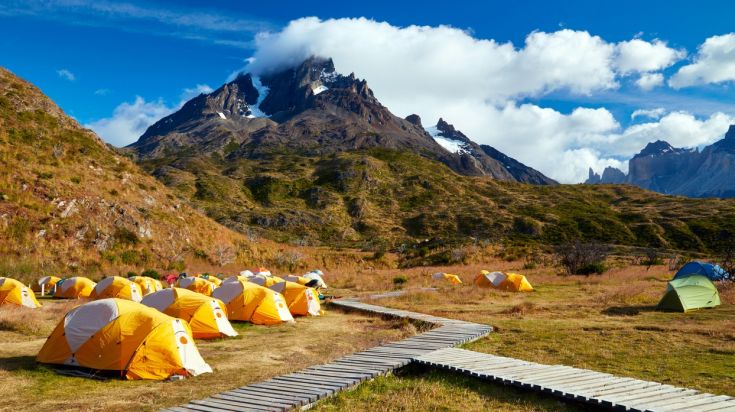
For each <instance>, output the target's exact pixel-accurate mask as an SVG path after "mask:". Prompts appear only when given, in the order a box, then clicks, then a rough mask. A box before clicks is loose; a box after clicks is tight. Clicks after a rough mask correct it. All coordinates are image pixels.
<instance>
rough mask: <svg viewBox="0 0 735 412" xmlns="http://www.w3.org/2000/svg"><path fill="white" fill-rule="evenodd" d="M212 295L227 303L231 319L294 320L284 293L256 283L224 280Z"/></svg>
mask: <svg viewBox="0 0 735 412" xmlns="http://www.w3.org/2000/svg"><path fill="white" fill-rule="evenodd" d="M212 297H214V298H217V299H219V300H221V301H222V302H224V303H225V305H226V306H227V316H228V318H229V319H230V320H244V321H250V322H252V323H254V324H256V325H273V324H277V323H281V322H293V316H291V313H290V312H289V311H288V306H287V305H286V301H285V300H284V298H283V295H281V294H280V293H278V292H274V291H272V290H270V289H268V288H264V287H262V286H258V285H256V284H254V283H250V282H243V281H238V282H223V283H222V286H220V287H218V288H217V289H215V290H214V293H212Z"/></svg>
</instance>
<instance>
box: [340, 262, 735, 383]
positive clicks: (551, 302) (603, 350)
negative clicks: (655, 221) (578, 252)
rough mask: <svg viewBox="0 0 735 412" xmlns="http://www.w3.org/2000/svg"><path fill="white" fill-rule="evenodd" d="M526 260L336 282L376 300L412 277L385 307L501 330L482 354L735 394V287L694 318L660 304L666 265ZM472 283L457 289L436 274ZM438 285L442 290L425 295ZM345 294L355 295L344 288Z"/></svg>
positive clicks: (480, 345) (477, 346)
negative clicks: (514, 277) (495, 283)
mask: <svg viewBox="0 0 735 412" xmlns="http://www.w3.org/2000/svg"><path fill="white" fill-rule="evenodd" d="M522 265H523V263H522V262H505V261H500V260H498V261H495V262H491V263H486V264H483V265H479V264H477V265H469V266H454V267H431V268H414V269H410V270H402V271H397V270H379V271H375V272H374V273H373V274H370V273H367V272H363V273H354V274H349V273H348V274H343V275H341V276H339V277H338V278H337V279H334V280H332V282H331V283H332V285H336V286H339V287H350V288H354V289H356V290H359V291H361V293H367V292H370V291H375V290H384V289H387V288H391V287H392V279H393V277H395V276H397V275H399V274H400V275H402V276H405V277H406V278H407V279H408V281H407V283H406V285H405V286H404V287H405V288H406V290H407V293H406V294H405V295H404V296H400V297H396V298H390V299H381V300H380V304H382V305H387V306H391V307H397V308H401V309H409V310H414V311H418V312H424V313H431V314H434V315H438V316H445V317H449V318H456V319H463V320H468V321H474V322H480V323H486V324H490V325H493V326H495V327H496V332H495V333H492V334H491V335H490V336H489V337H487V338H485V339H482V340H480V341H478V342H475V343H472V344H470V345H468V346H467V347H468V348H469V349H472V350H477V351H482V352H489V353H494V354H500V355H504V356H512V357H516V358H521V359H525V360H530V361H536V362H541V363H551V364H554V363H562V364H567V365H571V366H578V367H583V368H590V369H595V370H600V371H604V372H610V373H615V374H618V375H622V376H632V377H638V378H642V379H648V380H654V381H660V382H664V383H670V384H674V385H680V386H688V387H693V388H696V389H700V390H703V391H708V392H714V393H724V394H729V395H735V375H734V374H733V373H732V371H733V370H735V299H734V298H735V292H733V290H735V287H734V286H733V285H722V286H721V299H722V301H723V304H722V306H720V307H718V308H715V309H710V310H700V311H695V312H691V313H687V314H682V313H665V312H659V311H656V310H655V305H656V304H657V302H658V300H659V299H660V298H661V296H662V295H663V293H664V291H665V289H666V282H667V281H668V280H669V279H671V277H672V273H671V272H669V271H668V268H667V267H665V266H654V267H651V268H646V267H644V266H629V265H625V264H624V260H622V259H620V260H619V261H618V263H616V264H615V265H614V266H615V267H614V268H613V269H611V270H610V271H608V272H606V273H605V274H603V275H600V276H594V275H593V276H590V277H583V276H559V275H558V272H559V269H558V268H554V267H538V268H536V269H533V270H523V269H522ZM481 269H489V270H504V271H516V272H520V273H523V274H525V275H526V276H527V277H528V279H529V280H530V282H531V283H532V284H533V286H534V288H535V289H536V290H535V292H532V293H511V292H501V291H494V290H489V289H479V288H476V287H475V286H474V285H473V284H472V279H473V278H474V275H475V274H476V273H478V272H479V271H480V270H481ZM436 271H446V272H450V273H455V274H458V275H460V276H461V277H462V279H463V280H464V281H465V284H463V285H461V286H451V285H448V284H446V283H444V282H442V281H436V280H432V279H431V278H430V276H429V275H430V274H431V273H433V272H436ZM429 286H432V287H436V288H438V290H437V291H427V290H423V289H421V288H425V287H429ZM337 293H347V291H346V290H339V291H337Z"/></svg>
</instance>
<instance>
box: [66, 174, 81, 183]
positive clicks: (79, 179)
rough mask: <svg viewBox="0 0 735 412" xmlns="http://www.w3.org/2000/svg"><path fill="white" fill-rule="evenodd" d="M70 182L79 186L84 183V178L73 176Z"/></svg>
mask: <svg viewBox="0 0 735 412" xmlns="http://www.w3.org/2000/svg"><path fill="white" fill-rule="evenodd" d="M69 180H71V182H72V183H74V184H77V185H78V184H79V183H82V178H81V177H79V176H72V177H71V178H69Z"/></svg>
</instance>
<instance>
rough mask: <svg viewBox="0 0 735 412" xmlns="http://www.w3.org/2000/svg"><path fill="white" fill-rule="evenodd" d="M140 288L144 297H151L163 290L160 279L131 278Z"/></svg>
mask: <svg viewBox="0 0 735 412" xmlns="http://www.w3.org/2000/svg"><path fill="white" fill-rule="evenodd" d="M128 279H129V280H132V281H133V282H135V283H136V284H137V285H138V286H140V291H141V292H143V296H146V295H150V294H151V293H154V292H158V291H159V290H161V289H163V284H162V283H161V281H160V280H158V279H153V278H150V277H148V276H131V277H129V278H128Z"/></svg>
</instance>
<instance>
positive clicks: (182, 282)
mask: <svg viewBox="0 0 735 412" xmlns="http://www.w3.org/2000/svg"><path fill="white" fill-rule="evenodd" d="M176 286H178V287H180V288H184V289H189V290H193V291H194V292H199V293H201V294H204V295H207V296H212V292H213V291H214V288H215V287H216V286H215V285H214V283H212V282H210V281H208V280H207V279H203V278H190V277H185V278H181V279H179V280H178V281H177V282H176Z"/></svg>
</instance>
